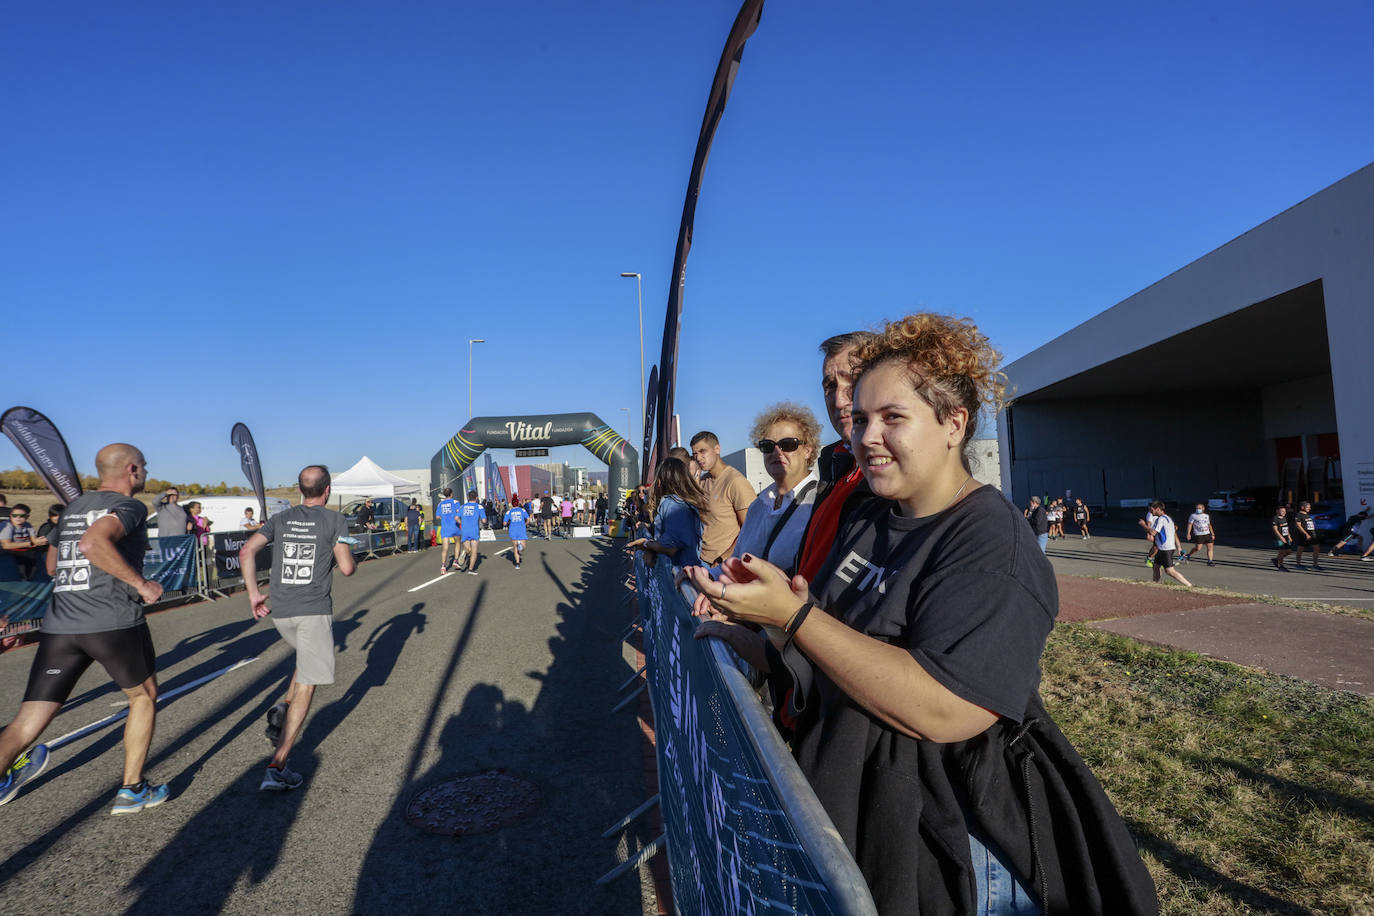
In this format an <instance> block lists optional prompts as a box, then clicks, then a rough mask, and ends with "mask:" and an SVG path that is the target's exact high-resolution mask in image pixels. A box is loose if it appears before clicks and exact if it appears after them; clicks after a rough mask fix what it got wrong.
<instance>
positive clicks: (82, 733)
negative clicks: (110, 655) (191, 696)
mask: <svg viewBox="0 0 1374 916" xmlns="http://www.w3.org/2000/svg"><path fill="white" fill-rule="evenodd" d="M257 660H258V658H257V656H256V655H255V656H253V657H252V658H245V659H241V660H239V661H236V662H234V663H233V664H232V665H230V666H229V667H228V668H221V669H219V670H218V671H215V672H213V673H211V674H207V675H205V676H204V677H200V678H196V679H195V680H194V681H192V682H191V683H189V684H182V685H181V686H180V687H177V688H174V689H172V690H169V691H167V692H166V693H164V694H162V695H161V696H160V697H158V698H157V701H158V703H159V704H161V703H165V702H167V701H168V700H170V699H171V698H172V697H175V696H179V695H181V694H183V693H185V692H186V691H188V690H194V689H195V688H197V687H199V686H200V685H201V684H205V683H208V682H210V681H213V680H214V679H215V678H217V677H220V676H221V675H224V674H228V673H229V672H230V671H233V670H234V669H236V668H242V667H243V666H244V665H247V664H249V663H250V662H255V661H257ZM128 715H129V710H127V709H121V710H120V711H119V712H116V713H111V714H110V715H108V716H106V717H105V718H103V719H98V720H97V721H95V722H92V723H91V724H90V725H83V726H82V727H81V728H78V729H77V730H76V731H74V732H67V733H66V734H65V735H63V736H62V737H60V738H56V739H54V740H52V741H49V742H47V745H48V750H50V751H55V750H57V749H58V748H59V747H62V746H63V745H64V744H71V743H72V742H73V741H75V740H77V739H78V738H84V737H86V736H87V735H89V734H90V733H91V732H97V731H100V730H101V729H102V728H104V727H105V726H107V725H114V724H115V723H116V722H118V721H119V720H120V719H123V718H125V717H127V716H128Z"/></svg>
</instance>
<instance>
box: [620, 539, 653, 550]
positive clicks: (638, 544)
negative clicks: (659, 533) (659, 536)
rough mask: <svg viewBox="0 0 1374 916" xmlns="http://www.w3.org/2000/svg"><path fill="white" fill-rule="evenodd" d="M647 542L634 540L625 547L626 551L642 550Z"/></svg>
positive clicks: (646, 540)
mask: <svg viewBox="0 0 1374 916" xmlns="http://www.w3.org/2000/svg"><path fill="white" fill-rule="evenodd" d="M648 542H649V539H648V538H635V539H634V540H633V541H630V542H629V543H628V544H626V545H625V549H626V550H643V549H644V545H645V544H647V543H648Z"/></svg>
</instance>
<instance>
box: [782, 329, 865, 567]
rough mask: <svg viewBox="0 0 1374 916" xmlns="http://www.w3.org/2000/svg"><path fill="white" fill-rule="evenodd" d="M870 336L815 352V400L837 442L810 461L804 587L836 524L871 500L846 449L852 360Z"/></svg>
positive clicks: (827, 343) (848, 336)
mask: <svg viewBox="0 0 1374 916" xmlns="http://www.w3.org/2000/svg"><path fill="white" fill-rule="evenodd" d="M875 336H876V335H874V334H873V332H872V331H849V332H848V333H845V334H836V335H835V336H834V337H829V338H827V339H825V340H824V341H822V342H821V345H820V348H819V349H820V352H821V354H822V355H823V359H822V361H821V396H822V397H823V398H824V399H825V412H826V414H827V415H828V416H829V417H830V426H831V428H832V429H834V430H835V435H836V436H838V437H839V438H838V439H837V440H836V441H834V442H832V443H830V444H829V445H827V446H825V447H824V448H822V449H821V453H820V455H819V457H817V459H816V472H817V474H818V476H819V477H820V481H819V482H818V483H817V485H816V500H815V502H814V503H813V504H812V509H811V518H810V519H809V520H808V521H807V523H806V533H805V534H804V535H803V536H802V546H801V551H800V552H799V553H798V554H797V575H799V576H803V577H805V579H806V580H807V581H808V582H810V581H812V580H813V579H815V577H816V573H817V572H819V571H820V568H821V564H822V563H824V562H825V558H826V555H827V554H829V553H830V548H831V545H833V544H834V543H835V537H836V535H837V534H838V533H839V530H840V524H841V523H842V522H843V521H844V519H845V518H846V517H847V516H848V515H849V513H850V512H852V511H853V509H854V507H855V506H857V505H859V504H860V503H861V502H863V500H865V499H867V498H869V497H870V496H872V495H873V491H872V490H870V489H869V488H868V482H867V481H866V480H865V479H864V476H863V469H862V468H860V467H859V466H858V463H857V462H856V461H855V460H854V452H853V449H852V448H851V447H850V442H849V434H850V432H851V430H852V428H853V424H852V422H851V420H850V417H849V414H850V410H851V409H852V407H853V404H854V375H855V372H856V370H857V369H858V366H857V365H856V361H855V358H856V356H857V354H858V352H859V347H861V346H862V345H863V344H865V343H867V342H868V341H870V340H872V339H873V338H874V337H875Z"/></svg>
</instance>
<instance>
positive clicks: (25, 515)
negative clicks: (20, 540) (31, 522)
mask: <svg viewBox="0 0 1374 916" xmlns="http://www.w3.org/2000/svg"><path fill="white" fill-rule="evenodd" d="M28 517H29V514H28V513H27V512H11V513H10V518H28Z"/></svg>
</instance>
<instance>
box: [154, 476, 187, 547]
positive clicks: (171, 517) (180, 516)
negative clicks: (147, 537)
mask: <svg viewBox="0 0 1374 916" xmlns="http://www.w3.org/2000/svg"><path fill="white" fill-rule="evenodd" d="M179 499H181V491H180V490H178V489H177V488H176V487H168V488H167V491H166V492H164V493H163V494H162V498H161V499H159V500H158V501H157V536H158V537H160V538H170V537H177V536H179V535H183V534H190V533H191V530H192V529H191V516H190V515H189V514H188V513H187V512H186V510H185V509H183V508H181V506H179V505H177V500H179Z"/></svg>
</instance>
